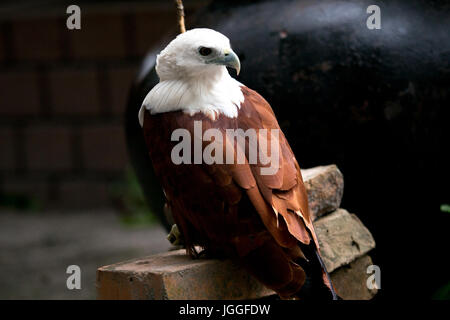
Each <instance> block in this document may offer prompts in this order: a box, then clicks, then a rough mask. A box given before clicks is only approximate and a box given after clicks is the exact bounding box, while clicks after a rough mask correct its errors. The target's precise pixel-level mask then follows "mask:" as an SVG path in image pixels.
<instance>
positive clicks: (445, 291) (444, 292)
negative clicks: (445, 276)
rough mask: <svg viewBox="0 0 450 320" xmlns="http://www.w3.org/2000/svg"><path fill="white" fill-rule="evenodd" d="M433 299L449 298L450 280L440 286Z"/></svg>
mask: <svg viewBox="0 0 450 320" xmlns="http://www.w3.org/2000/svg"><path fill="white" fill-rule="evenodd" d="M433 299H435V300H450V282H449V283H447V284H446V285H444V286H443V287H441V288H440V289H439V290H438V291H436V292H435V294H434V295H433Z"/></svg>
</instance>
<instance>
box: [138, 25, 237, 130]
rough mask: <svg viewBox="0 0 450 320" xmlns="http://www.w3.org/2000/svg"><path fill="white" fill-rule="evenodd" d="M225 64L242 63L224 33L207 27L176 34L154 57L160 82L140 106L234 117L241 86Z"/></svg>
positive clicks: (141, 120)
mask: <svg viewBox="0 0 450 320" xmlns="http://www.w3.org/2000/svg"><path fill="white" fill-rule="evenodd" d="M226 67H231V68H234V69H236V71H237V73H238V74H239V71H240V68H241V64H240V61H239V58H238V56H237V55H236V54H235V53H234V52H233V50H232V49H231V46H230V40H229V39H228V38H227V37H226V36H224V35H223V34H221V33H219V32H217V31H214V30H211V29H206V28H201V29H192V30H189V31H187V32H185V33H181V34H179V35H178V36H177V37H176V38H175V39H174V40H172V41H171V42H170V43H169V44H168V45H167V47H166V48H165V49H164V50H162V51H161V53H160V54H159V55H158V56H157V58H156V73H157V74H158V76H159V80H160V82H159V83H158V84H157V85H156V86H154V87H153V89H152V90H151V91H150V92H149V93H148V94H147V96H146V97H145V99H144V102H143V103H142V107H141V110H139V123H140V124H141V126H142V124H143V113H144V110H145V109H147V110H149V111H150V113H151V114H156V113H162V112H170V111H178V110H182V111H184V112H186V113H188V114H191V115H193V114H195V113H198V112H203V113H204V114H206V115H207V116H209V117H210V118H212V119H215V118H217V116H218V115H219V114H224V115H225V116H227V117H230V118H235V117H237V115H238V109H239V107H240V104H241V103H242V102H243V101H244V96H243V94H242V91H241V89H240V86H242V84H241V83H239V82H238V81H237V80H235V79H233V78H232V77H231V76H230V74H229V73H228V70H227V68H226Z"/></svg>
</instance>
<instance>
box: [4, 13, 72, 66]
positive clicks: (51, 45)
mask: <svg viewBox="0 0 450 320" xmlns="http://www.w3.org/2000/svg"><path fill="white" fill-rule="evenodd" d="M61 23H62V22H61V21H59V20H57V19H38V20H36V19H34V20H22V21H21V20H18V21H15V22H14V23H13V26H12V29H13V46H14V49H15V52H16V57H17V59H19V60H54V59H59V58H60V57H61V55H62V49H61V43H60V30H61V28H64V27H65V25H63V24H61Z"/></svg>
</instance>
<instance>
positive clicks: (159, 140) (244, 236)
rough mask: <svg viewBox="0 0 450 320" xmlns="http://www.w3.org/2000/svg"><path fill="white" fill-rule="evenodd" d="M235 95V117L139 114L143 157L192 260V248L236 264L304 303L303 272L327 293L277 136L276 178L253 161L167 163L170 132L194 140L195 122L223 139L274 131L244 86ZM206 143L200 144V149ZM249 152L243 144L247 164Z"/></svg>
mask: <svg viewBox="0 0 450 320" xmlns="http://www.w3.org/2000/svg"><path fill="white" fill-rule="evenodd" d="M241 90H242V92H243V94H244V98H245V99H244V102H243V103H242V104H241V107H240V109H239V114H238V116H237V117H236V118H228V117H226V116H224V115H223V114H220V115H219V116H218V118H217V119H215V120H212V119H211V118H209V117H208V116H206V115H204V114H203V113H196V114H195V115H192V116H191V115H189V114H187V113H184V112H182V111H174V112H166V113H159V114H154V115H151V114H150V112H148V111H145V115H144V125H143V131H144V135H145V139H146V143H147V147H148V150H149V154H150V157H151V159H152V162H153V166H154V169H155V172H156V174H157V176H158V178H159V180H160V182H161V184H162V187H163V189H164V191H165V194H166V197H167V203H168V205H169V207H170V209H171V211H172V214H173V217H174V220H175V222H176V223H177V225H178V226H179V228H180V231H181V233H182V235H183V237H184V240H185V243H186V246H187V250H188V252H189V253H190V254H191V255H195V249H194V245H199V246H201V247H203V248H205V249H206V250H207V251H208V252H209V253H210V254H213V255H225V256H228V257H231V258H234V259H237V260H239V261H240V262H241V263H242V264H243V265H244V266H245V267H246V268H247V270H248V271H249V272H250V273H252V274H253V275H254V276H255V277H256V278H257V279H258V280H259V281H261V282H262V283H264V284H265V285H266V286H267V287H269V288H271V289H273V290H274V291H276V292H277V293H278V294H279V295H280V296H281V297H284V298H290V297H298V296H302V293H301V292H302V291H301V289H302V286H303V285H304V284H305V281H306V279H307V278H308V277H312V275H310V274H307V273H308V272H310V273H316V274H317V272H319V273H320V275H323V281H324V283H325V284H326V285H327V286H330V283H329V281H328V279H329V278H328V277H327V276H326V273H325V272H326V271H325V270H322V269H321V270H320V271H317V270H314V268H316V269H317V268H320V264H319V263H318V262H317V261H316V262H314V263H312V261H311V259H312V260H314V259H316V260H317V257H315V256H314V253H315V248H318V247H319V244H318V242H317V237H316V234H315V232H314V227H313V224H312V222H311V218H310V213H309V209H308V201H307V195H306V190H305V187H304V184H303V180H302V176H301V173H300V167H299V165H298V163H297V160H296V159H295V156H294V154H293V152H292V150H291V148H290V146H289V144H288V142H287V140H286V138H285V137H284V135H283V134H282V132H281V130H280V131H279V132H280V136H279V146H280V148H279V150H280V162H279V170H278V171H277V172H276V173H275V174H274V175H261V173H260V167H262V166H263V165H262V164H261V163H259V162H258V163H257V164H249V163H248V161H246V163H244V164H211V165H207V164H204V163H202V164H180V165H176V164H174V163H173V162H172V160H171V151H172V148H173V147H174V146H175V145H176V144H177V143H178V142H172V141H171V134H172V132H173V131H174V130H175V129H178V128H185V129H187V130H188V131H189V132H190V133H191V136H192V137H194V121H201V122H202V130H203V132H204V131H205V130H207V129H209V128H216V129H219V130H220V131H221V132H223V133H225V130H226V129H243V130H244V131H245V130H247V129H249V128H254V129H279V125H278V122H277V120H276V117H275V115H274V113H273V111H272V108H271V107H270V105H269V104H268V103H267V102H266V101H265V100H264V98H262V97H261V96H260V95H259V94H258V93H257V92H255V91H253V90H251V89H249V88H247V87H245V86H242V87H241ZM268 139H269V140H270V135H269V136H268ZM226 141H227V143H228V140H226ZM260 142H261V141H258V143H260ZM191 143H192V145H193V144H194V141H191ZM208 144H209V142H203V148H204V147H205V146H206V145H208ZM225 145H226V143H224V144H223V147H224V153H223V154H224V155H225ZM268 145H270V142H269V141H268ZM248 147H249V146H248V141H247V143H246V151H245V154H246V156H247V157H248ZM235 149H236V146H235ZM192 150H193V149H192ZM192 163H193V161H192ZM305 256H306V257H305ZM319 259H320V258H319ZM307 260H308V261H307ZM309 263H312V265H313V267H308V264H309ZM305 270H308V271H306V272H305ZM309 270H311V271H309ZM316 285H317V284H316Z"/></svg>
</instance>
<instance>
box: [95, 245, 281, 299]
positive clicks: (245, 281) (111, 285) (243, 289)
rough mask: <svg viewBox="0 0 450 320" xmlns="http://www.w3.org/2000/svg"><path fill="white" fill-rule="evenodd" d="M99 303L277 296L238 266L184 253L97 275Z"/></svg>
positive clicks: (124, 265) (133, 262)
mask: <svg viewBox="0 0 450 320" xmlns="http://www.w3.org/2000/svg"><path fill="white" fill-rule="evenodd" d="M97 290H98V298H99V299H157V300H161V299H163V300H166V299H169V300H178V299H189V300H203V299H255V298H259V297H263V296H267V295H271V294H273V292H272V291H271V290H268V289H266V288H265V287H264V286H263V285H261V284H260V283H259V282H258V281H256V279H254V278H253V277H252V276H251V275H249V274H248V273H247V272H246V271H245V270H244V269H242V268H241V267H239V266H238V265H237V264H235V263H233V262H231V261H229V260H225V261H219V260H213V259H198V260H192V259H190V258H189V257H187V256H186V251H185V250H184V249H181V250H176V251H169V252H165V253H162V254H158V255H154V256H150V257H146V258H142V259H137V260H131V261H127V262H123V263H118V264H115V265H111V266H106V267H102V268H100V269H98V271H97Z"/></svg>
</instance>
